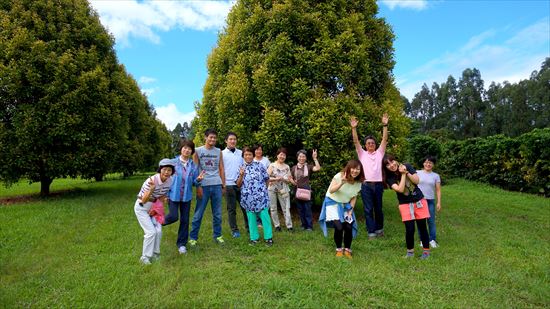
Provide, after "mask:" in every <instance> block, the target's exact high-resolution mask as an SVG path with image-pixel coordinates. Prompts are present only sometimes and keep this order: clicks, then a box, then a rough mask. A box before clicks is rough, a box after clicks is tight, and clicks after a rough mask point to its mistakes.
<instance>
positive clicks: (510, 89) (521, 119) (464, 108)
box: [406, 58, 550, 139]
mask: <svg viewBox="0 0 550 309" xmlns="http://www.w3.org/2000/svg"><path fill="white" fill-rule="evenodd" d="M406 104H407V108H406V110H407V115H408V116H410V117H411V118H412V119H413V120H414V121H416V122H417V124H418V131H419V132H420V133H430V134H432V135H436V136H440V135H444V136H448V137H454V138H457V139H465V138H470V137H485V136H491V135H496V134H504V135H507V136H512V137H515V136H519V135H521V134H523V133H527V132H529V131H531V130H533V129H534V128H546V127H549V126H550V108H549V106H550V58H546V59H545V60H544V62H543V63H542V65H541V68H540V70H539V71H534V72H533V73H532V74H531V76H530V77H529V79H526V80H522V81H520V82H518V83H516V84H511V83H509V82H504V83H502V84H500V83H495V82H492V83H491V84H490V85H489V87H488V89H487V90H485V88H484V81H483V79H482V78H481V72H480V71H479V70H477V69H466V70H464V71H463V72H462V76H461V78H460V79H459V81H458V83H457V81H456V79H455V78H454V77H453V76H449V78H448V79H447V81H446V82H444V83H442V84H441V85H439V84H437V83H436V82H434V83H433V85H432V87H431V89H430V88H429V87H428V86H427V85H426V84H424V85H423V86H422V88H421V90H420V91H419V92H418V93H416V95H415V96H414V99H413V100H412V101H411V102H410V104H409V103H408V102H406Z"/></svg>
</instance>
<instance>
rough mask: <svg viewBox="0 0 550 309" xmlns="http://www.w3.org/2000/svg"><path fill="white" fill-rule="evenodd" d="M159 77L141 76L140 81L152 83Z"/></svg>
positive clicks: (141, 82)
mask: <svg viewBox="0 0 550 309" xmlns="http://www.w3.org/2000/svg"><path fill="white" fill-rule="evenodd" d="M156 81H157V79H156V78H153V77H149V76H142V77H140V78H139V81H138V82H139V83H140V84H150V83H154V82H156Z"/></svg>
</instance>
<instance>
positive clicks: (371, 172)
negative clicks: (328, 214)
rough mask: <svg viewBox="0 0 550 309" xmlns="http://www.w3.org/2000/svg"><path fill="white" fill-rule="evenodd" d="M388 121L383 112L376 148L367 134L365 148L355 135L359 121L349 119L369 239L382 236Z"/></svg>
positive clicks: (373, 139)
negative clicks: (360, 169)
mask: <svg viewBox="0 0 550 309" xmlns="http://www.w3.org/2000/svg"><path fill="white" fill-rule="evenodd" d="M388 121H389V117H388V114H386V113H384V115H383V116H382V128H383V129H382V141H381V142H380V145H379V146H378V148H377V145H376V139H375V138H374V136H372V135H369V136H367V137H366V138H365V149H363V147H362V146H361V143H360V142H359V137H358V136H357V125H358V124H359V121H358V120H357V118H355V117H354V116H352V117H351V119H350V125H351V133H352V136H353V144H354V145H355V150H356V151H357V157H358V158H359V161H361V165H362V166H363V170H364V173H365V181H364V182H363V184H362V185H361V199H362V201H363V209H364V213H365V221H366V222H365V223H366V226H367V231H368V236H369V239H374V238H376V237H377V236H378V237H381V236H384V213H383V211H382V195H383V194H384V185H383V183H382V181H383V179H382V160H383V159H384V154H385V153H386V145H387V143H388Z"/></svg>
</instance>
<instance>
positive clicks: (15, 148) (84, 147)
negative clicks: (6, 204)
mask: <svg viewBox="0 0 550 309" xmlns="http://www.w3.org/2000/svg"><path fill="white" fill-rule="evenodd" d="M113 43H114V42H113V39H112V37H111V36H110V35H109V34H108V33H107V31H106V30H105V29H104V28H103V27H102V26H101V24H100V22H99V18H98V15H97V13H96V12H94V11H93V10H92V9H91V8H90V6H89V4H88V3H87V2H86V1H83V0H80V1H72V0H59V1H44V0H39V1H36V0H17V1H7V2H6V1H3V2H2V3H1V4H0V104H1V106H2V108H1V109H0V119H1V122H0V180H2V181H3V182H5V183H6V184H10V183H13V182H15V181H17V180H19V179H20V178H22V177H24V178H27V179H28V180H29V181H40V182H41V187H42V188H41V193H42V194H48V193H49V186H50V184H51V182H52V181H53V179H55V178H59V177H76V176H82V177H85V178H96V179H101V178H102V177H103V175H104V174H105V173H108V172H114V171H121V172H126V173H131V172H133V171H135V170H137V169H138V168H143V167H146V166H152V165H153V164H154V163H153V162H154V161H156V160H157V158H158V156H159V155H162V152H163V151H164V152H166V151H168V150H169V144H170V137H169V136H168V133H167V131H166V128H165V127H164V126H163V125H162V124H161V123H160V122H159V121H158V120H156V119H155V114H154V110H153V109H152V107H151V106H150V105H149V103H148V102H147V98H146V97H145V96H144V95H143V94H142V93H141V92H140V90H139V87H138V86H137V83H136V82H135V81H134V79H133V78H132V77H131V76H130V75H128V74H127V73H126V71H125V69H124V67H123V66H122V65H120V64H118V61H117V58H116V54H115V52H114V49H113ZM160 143H165V145H166V147H164V146H162V144H160Z"/></svg>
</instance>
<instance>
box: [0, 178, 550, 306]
mask: <svg viewBox="0 0 550 309" xmlns="http://www.w3.org/2000/svg"><path fill="white" fill-rule="evenodd" d="M143 180H144V176H137V177H132V178H130V179H129V180H119V179H114V178H113V179H110V180H107V181H104V182H99V183H97V182H88V181H81V180H64V181H61V182H60V184H56V182H58V181H57V180H56V182H54V187H52V191H55V190H67V189H73V188H77V189H76V190H73V191H68V192H66V193H64V194H60V195H56V196H54V197H52V198H47V199H40V198H35V199H32V200H30V201H27V202H25V203H16V204H10V205H4V206H0V222H1V224H0V307H5V308H13V307H70V308H74V307H97V308H106V307H110V308H112V307H115V308H118V307H144V308H151V307H159V308H166V307H168V308H183V307H200V308H220V307H222V308H227V307H237V308H250V307H252V308H260V307H264V308H271V307H281V308H297V307H305V308H318V307H326V308H334V307H357V308H367V307H368V308H373V307H386V308H387V307H431V308H464V307H467V308H471V307H476V308H477V307H481V308H503V307H549V306H550V290H549V288H548V287H549V286H550V246H549V244H550V233H549V231H550V200H549V199H544V198H541V197H537V196H532V195H527V194H521V193H514V192H506V191H502V190H500V189H496V188H493V187H489V186H486V185H481V184H478V183H472V182H466V181H462V180H455V181H452V182H450V183H449V184H448V185H445V186H444V187H443V189H442V190H443V204H442V207H443V210H442V212H441V213H440V214H439V216H438V218H437V220H438V222H437V224H438V225H437V226H438V240H439V242H440V245H441V247H440V248H437V249H434V250H433V251H432V257H431V258H430V259H429V260H427V261H420V260H419V259H417V258H415V259H414V260H405V259H404V258H403V256H404V254H405V244H404V227H403V224H402V223H401V222H400V218H399V214H398V211H397V207H396V204H397V200H396V197H395V194H394V193H393V192H390V191H386V192H385V194H384V209H385V216H386V226H385V231H386V237H384V238H383V239H377V240H374V241H369V240H367V234H366V232H365V229H364V224H360V233H359V235H358V237H357V238H356V239H355V240H354V242H353V249H354V259H353V260H351V261H349V260H346V259H337V258H335V257H334V256H333V255H334V248H333V241H332V237H329V238H326V239H325V238H324V237H323V236H322V234H321V232H320V230H319V228H318V227H317V226H316V227H315V228H316V229H315V232H314V233H306V232H301V231H296V232H294V233H288V232H282V233H275V235H274V240H275V245H274V246H273V247H272V248H268V247H265V246H263V245H260V246H256V247H251V246H249V245H248V241H247V239H246V238H241V239H231V238H230V233H229V228H228V225H227V220H226V219H227V218H226V217H225V216H226V212H225V205H224V221H223V233H224V236H225V239H226V242H227V244H226V245H225V246H223V247H221V246H218V245H216V244H214V243H213V241H212V228H211V222H212V221H211V214H210V210H207V212H206V215H205V218H204V220H203V225H202V228H201V232H200V238H199V249H198V250H193V251H190V252H189V254H187V255H185V256H180V255H179V254H178V253H177V250H176V246H175V239H176V233H177V224H174V225H172V226H168V227H165V228H164V229H163V233H164V235H163V239H162V247H161V251H162V254H163V256H162V259H161V261H160V262H157V263H155V264H153V265H151V266H148V267H144V266H142V265H140V264H139V256H140V253H141V245H142V237H143V232H142V230H141V228H140V227H139V225H138V223H137V220H136V218H135V215H134V213H133V203H134V199H135V195H136V193H137V191H138V190H139V187H140V185H141V183H142V182H143ZM56 185H58V186H59V187H56ZM26 186H28V185H26V184H23V185H19V186H17V187H16V188H13V189H7V190H6V189H5V188H2V193H0V196H1V197H4V198H5V197H8V196H14V195H19V194H24V193H29V192H30V191H29V190H35V192H36V188H35V189H29V188H28V187H26ZM193 208H194V203H193ZM357 215H358V216H359V221H360V222H363V218H362V212H361V211H359V212H357ZM293 216H294V219H295V220H294V224H295V226H299V219H298V217H297V215H296V214H295V213H294V214H293ZM238 218H239V220H240V221H239V223H240V226H241V227H242V224H243V223H242V217H241V214H240V213H238ZM281 219H282V217H281ZM245 235H246V234H245ZM243 236H244V235H243ZM417 242H418V241H417ZM419 253H420V252H419V250H417V255H418V254H419Z"/></svg>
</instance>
